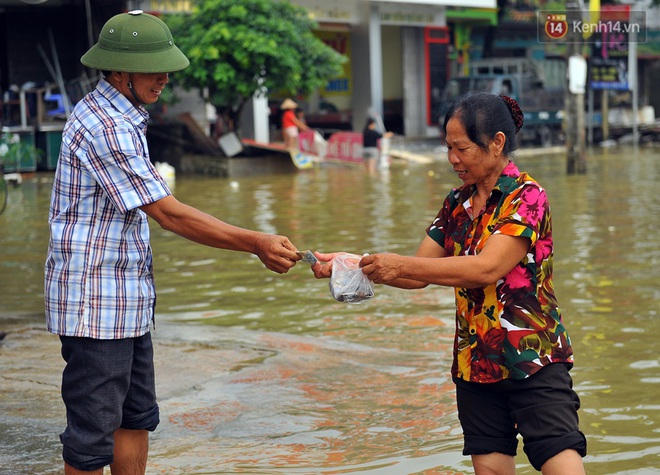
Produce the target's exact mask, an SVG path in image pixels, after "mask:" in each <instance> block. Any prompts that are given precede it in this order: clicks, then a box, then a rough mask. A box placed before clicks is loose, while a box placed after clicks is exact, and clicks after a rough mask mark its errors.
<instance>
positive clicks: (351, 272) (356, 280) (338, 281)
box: [330, 253, 374, 303]
mask: <svg viewBox="0 0 660 475" xmlns="http://www.w3.org/2000/svg"><path fill="white" fill-rule="evenodd" d="M360 259H362V256H358V255H357V254H349V253H342V254H338V255H337V256H335V258H334V259H333V261H332V275H331V276H330V293H331V294H332V296H333V297H334V298H335V300H338V301H339V302H346V303H362V302H364V301H366V300H369V299H370V298H371V297H373V296H374V284H373V282H371V281H370V280H369V278H368V277H367V276H366V275H364V273H363V272H362V269H360V267H359V264H360Z"/></svg>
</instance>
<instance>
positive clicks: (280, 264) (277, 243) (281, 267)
mask: <svg viewBox="0 0 660 475" xmlns="http://www.w3.org/2000/svg"><path fill="white" fill-rule="evenodd" d="M254 247H255V249H254V254H255V255H256V256H257V257H258V258H259V259H260V260H261V262H263V263H264V265H265V266H266V268H268V269H270V270H272V271H273V272H277V273H278V274H286V273H287V272H288V271H289V269H291V268H292V267H293V266H295V265H296V262H297V261H299V260H300V256H299V255H298V254H296V251H297V249H296V247H295V246H294V245H293V244H291V241H289V238H287V237H286V236H278V235H276V234H266V233H264V234H262V235H261V236H259V238H258V239H257V240H256V242H255V246H254Z"/></svg>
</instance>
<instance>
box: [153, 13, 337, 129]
mask: <svg viewBox="0 0 660 475" xmlns="http://www.w3.org/2000/svg"><path fill="white" fill-rule="evenodd" d="M165 21H166V22H167V23H168V26H169V27H170V29H171V30H172V34H173V36H174V38H175V41H176V43H177V45H178V46H179V48H180V49H181V50H182V51H183V52H184V53H185V55H186V56H188V58H189V59H190V66H189V67H188V68H186V69H185V70H183V71H181V72H180V73H177V78H179V79H180V80H182V84H183V86H185V87H189V88H190V87H196V88H199V89H200V90H206V91H208V96H207V97H206V99H207V100H208V101H209V102H210V103H211V104H212V105H213V106H214V107H215V108H216V113H217V114H218V115H220V116H221V117H222V119H223V121H224V122H225V124H228V126H229V127H230V128H232V129H234V128H237V127H238V126H239V124H240V115H241V112H242V110H243V107H244V105H245V104H246V102H247V101H248V100H249V99H251V98H252V96H254V95H255V94H256V95H259V94H266V93H267V92H268V91H277V92H279V91H283V92H285V93H287V94H292V95H295V94H297V93H302V94H307V93H309V92H311V91H313V90H314V89H315V88H317V87H321V86H324V85H325V84H326V83H327V81H328V79H330V78H332V77H335V76H338V75H339V74H340V73H341V71H342V69H341V68H342V64H343V63H344V62H345V61H346V58H345V57H344V56H342V55H341V54H339V53H337V52H336V51H335V50H333V49H332V48H331V47H329V46H328V45H326V44H325V43H323V41H321V40H320V39H319V38H317V37H316V36H314V34H313V33H312V31H313V30H314V28H316V26H317V25H316V23H315V22H314V21H313V20H312V19H311V18H310V16H309V14H308V12H307V11H306V10H305V9H303V8H301V7H298V6H295V5H292V4H290V3H289V2H288V1H277V0H241V1H240V2H237V1H236V0H196V1H195V3H194V6H193V9H192V12H191V13H190V14H177V15H169V16H167V17H166V18H165Z"/></svg>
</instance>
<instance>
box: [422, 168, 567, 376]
mask: <svg viewBox="0 0 660 475" xmlns="http://www.w3.org/2000/svg"><path fill="white" fill-rule="evenodd" d="M475 191H476V188H475V187H474V186H473V185H471V186H468V185H465V186H462V187H460V188H456V189H454V190H452V192H451V193H450V194H449V195H448V196H447V198H446V199H445V201H444V203H443V206H442V209H441V210H440V212H439V213H438V215H437V217H436V218H435V220H434V221H433V223H432V224H431V226H429V227H428V229H427V233H428V235H429V236H430V237H431V238H432V239H433V240H434V241H436V242H437V243H438V244H439V245H440V246H442V247H443V248H444V249H445V250H446V251H447V254H448V255H450V256H451V255H454V256H464V255H477V254H479V252H481V250H482V249H483V247H484V246H485V245H486V242H487V241H488V238H489V237H490V236H492V235H493V234H498V233H501V234H505V235H507V236H521V237H525V238H528V239H529V243H530V245H529V250H528V252H527V255H526V256H525V258H524V259H523V260H522V261H520V263H518V264H517V265H516V266H515V267H514V268H513V269H512V270H511V271H510V272H509V273H508V274H507V275H506V276H504V277H503V278H502V279H500V280H498V281H497V282H496V283H493V284H490V285H488V286H486V287H482V288H474V289H465V288H456V289H455V298H456V335H455V338H454V362H453V365H452V375H453V376H454V377H455V378H459V379H463V380H465V381H470V382H477V383H494V382H497V381H501V380H503V379H524V378H526V377H528V376H530V375H532V374H534V373H535V372H536V371H538V370H539V369H541V368H542V367H543V366H545V365H547V364H550V363H556V362H566V363H570V364H572V363H573V350H572V348H571V343H570V338H569V337H568V334H567V332H566V329H565V328H564V325H563V323H562V317H561V312H560V309H559V306H558V304H557V299H556V298H555V293H554V289H553V283H552V261H553V251H552V249H553V245H552V220H551V215H550V205H549V204H548V200H547V196H546V193H545V190H544V189H543V188H541V186H540V185H539V184H538V183H537V182H536V181H535V180H534V179H533V178H532V177H530V176H529V175H527V174H526V173H520V171H519V170H518V168H517V167H516V165H515V164H514V163H513V162H509V164H508V165H507V166H506V168H505V169H504V171H503V172H502V175H501V176H500V178H499V180H498V182H497V184H496V185H495V188H494V189H493V191H492V192H491V194H490V197H489V198H488V201H487V202H486V206H485V208H484V209H483V210H482V213H481V214H478V215H477V216H475V215H474V210H473V209H472V207H471V203H472V195H473V194H474V193H475Z"/></svg>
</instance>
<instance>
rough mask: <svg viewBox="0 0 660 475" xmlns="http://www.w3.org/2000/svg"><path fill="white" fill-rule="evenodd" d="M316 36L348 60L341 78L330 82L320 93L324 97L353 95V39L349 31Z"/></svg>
mask: <svg viewBox="0 0 660 475" xmlns="http://www.w3.org/2000/svg"><path fill="white" fill-rule="evenodd" d="M314 34H315V35H316V36H317V37H318V38H319V39H320V40H321V41H323V42H324V43H325V44H327V45H328V46H330V47H331V48H332V49H334V50H335V51H337V52H338V53H341V54H343V55H344V56H346V57H347V58H348V61H347V62H346V63H344V72H343V74H342V75H341V76H338V77H336V78H332V79H330V80H329V81H328V83H327V84H326V86H325V88H323V89H321V90H320V91H319V92H320V93H321V95H322V96H324V97H328V96H349V95H351V94H352V93H353V81H352V77H351V64H350V63H351V37H350V34H349V32H347V31H315V32H314Z"/></svg>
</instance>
